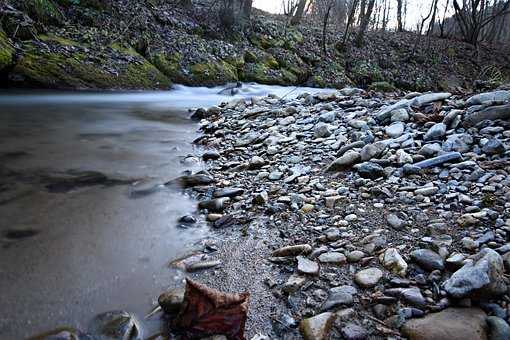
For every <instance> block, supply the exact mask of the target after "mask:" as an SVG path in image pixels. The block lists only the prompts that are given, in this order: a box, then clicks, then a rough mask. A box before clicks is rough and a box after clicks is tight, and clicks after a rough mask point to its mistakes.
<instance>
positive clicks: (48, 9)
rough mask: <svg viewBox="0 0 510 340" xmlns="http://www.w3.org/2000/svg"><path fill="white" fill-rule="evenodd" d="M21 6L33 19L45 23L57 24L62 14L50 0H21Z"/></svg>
mask: <svg viewBox="0 0 510 340" xmlns="http://www.w3.org/2000/svg"><path fill="white" fill-rule="evenodd" d="M19 2H21V8H22V9H23V10H24V11H25V12H26V13H27V14H28V15H29V16H30V17H31V18H32V19H34V20H36V21H38V22H40V23H42V24H45V25H56V26H59V25H61V24H62V23H63V22H64V16H63V14H62V12H61V11H60V9H59V8H58V5H57V4H56V3H55V2H53V1H52V0H22V1H19Z"/></svg>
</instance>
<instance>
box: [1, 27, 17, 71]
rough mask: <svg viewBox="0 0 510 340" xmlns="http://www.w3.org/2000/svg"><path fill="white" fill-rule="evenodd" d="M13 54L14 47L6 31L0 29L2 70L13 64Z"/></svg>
mask: <svg viewBox="0 0 510 340" xmlns="http://www.w3.org/2000/svg"><path fill="white" fill-rule="evenodd" d="M13 56H14V48H13V47H12V45H11V43H10V42H9V38H7V36H6V35H5V33H4V31H1V30H0V72H1V71H3V70H4V69H6V68H8V67H9V66H11V65H12V63H13Z"/></svg>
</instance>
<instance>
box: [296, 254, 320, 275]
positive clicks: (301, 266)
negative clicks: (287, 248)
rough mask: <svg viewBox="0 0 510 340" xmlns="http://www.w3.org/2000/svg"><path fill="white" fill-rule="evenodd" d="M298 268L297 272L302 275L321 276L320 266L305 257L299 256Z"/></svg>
mask: <svg viewBox="0 0 510 340" xmlns="http://www.w3.org/2000/svg"><path fill="white" fill-rule="evenodd" d="M297 260H298V267H297V270H298V272H299V273H301V274H308V275H318V274H319V265H318V264H317V263H316V262H314V261H311V260H309V259H307V258H306V257H303V256H298V257H297Z"/></svg>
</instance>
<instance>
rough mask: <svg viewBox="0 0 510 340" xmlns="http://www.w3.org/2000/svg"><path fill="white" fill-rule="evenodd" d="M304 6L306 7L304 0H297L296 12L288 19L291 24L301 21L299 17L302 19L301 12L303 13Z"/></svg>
mask: <svg viewBox="0 0 510 340" xmlns="http://www.w3.org/2000/svg"><path fill="white" fill-rule="evenodd" d="M305 7H306V0H299V2H298V5H297V8H296V12H295V13H294V16H293V17H292V19H291V20H290V24H291V25H298V24H299V23H300V22H301V19H303V14H304V13H305Z"/></svg>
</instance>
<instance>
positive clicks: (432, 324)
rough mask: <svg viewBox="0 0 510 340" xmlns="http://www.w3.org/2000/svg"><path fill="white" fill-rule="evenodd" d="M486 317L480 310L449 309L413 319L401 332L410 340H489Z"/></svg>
mask: <svg viewBox="0 0 510 340" xmlns="http://www.w3.org/2000/svg"><path fill="white" fill-rule="evenodd" d="M486 316H487V315H486V314H485V313H484V312H483V311H482V310H481V309H478V308H447V309H445V310H444V311H442V312H439V313H432V314H428V315H427V316H425V317H424V318H421V319H411V320H409V321H407V322H406V323H405V324H404V326H403V327H402V330H401V331H402V334H403V335H404V336H406V337H407V338H409V340H436V339H437V340H487V331H486V329H487V325H486V322H485V318H486Z"/></svg>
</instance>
